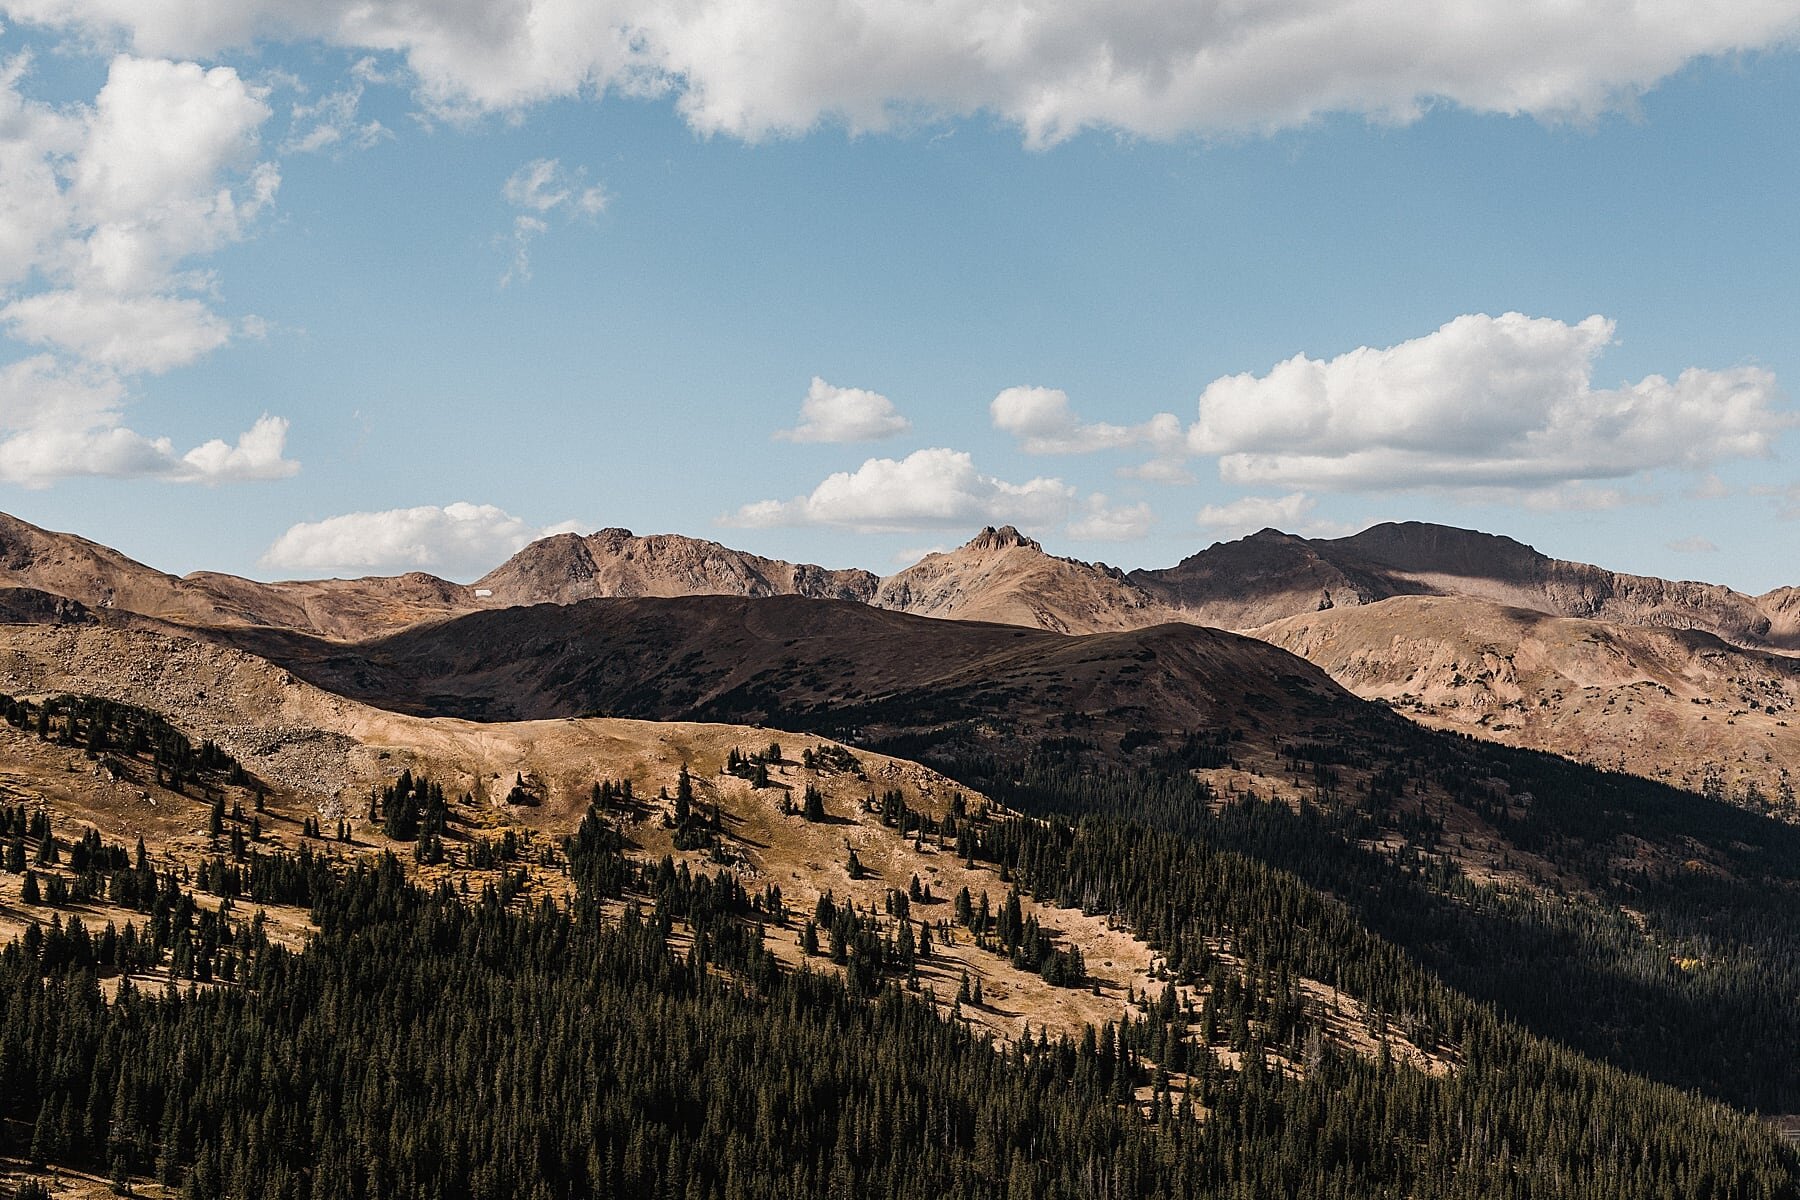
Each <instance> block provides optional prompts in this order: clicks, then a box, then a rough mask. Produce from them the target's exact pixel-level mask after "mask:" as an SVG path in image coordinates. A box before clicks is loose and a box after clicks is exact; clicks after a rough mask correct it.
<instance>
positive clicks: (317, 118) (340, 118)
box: [281, 60, 394, 154]
mask: <svg viewBox="0 0 1800 1200" xmlns="http://www.w3.org/2000/svg"><path fill="white" fill-rule="evenodd" d="M364 61H365V62H366V61H367V60H364ZM359 66H360V64H359ZM351 70H352V74H353V81H352V82H351V83H350V84H349V85H347V86H345V87H342V88H339V89H337V90H336V91H333V92H327V93H326V94H325V95H323V96H320V97H319V98H318V99H317V100H313V101H310V102H307V103H303V104H296V105H294V106H293V109H292V110H291V111H290V112H289V114H288V133H287V136H286V137H285V138H283V139H282V142H281V152H282V153H283V154H317V153H320V152H322V151H325V150H342V149H354V150H368V149H371V148H372V147H374V146H377V145H379V144H381V142H383V141H385V140H386V139H388V138H391V137H393V136H394V134H393V131H392V130H390V129H389V128H388V127H387V126H385V125H383V124H382V123H381V122H380V121H377V120H375V119H374V118H373V117H370V118H368V119H366V120H365V119H364V118H363V116H362V112H361V109H362V98H363V89H364V80H363V79H362V78H361V77H360V76H358V75H357V74H356V72H357V68H355V67H353V68H351Z"/></svg>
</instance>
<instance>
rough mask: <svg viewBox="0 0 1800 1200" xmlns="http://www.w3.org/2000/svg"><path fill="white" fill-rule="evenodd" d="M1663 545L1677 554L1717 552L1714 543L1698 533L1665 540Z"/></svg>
mask: <svg viewBox="0 0 1800 1200" xmlns="http://www.w3.org/2000/svg"><path fill="white" fill-rule="evenodd" d="M1664 545H1666V546H1668V548H1669V549H1671V550H1673V551H1675V553H1677V554H1717V553H1718V552H1719V548H1718V547H1717V546H1716V545H1714V544H1713V543H1712V542H1710V541H1708V540H1707V539H1706V538H1703V537H1701V536H1700V535H1699V534H1695V535H1694V536H1693V537H1684V538H1677V539H1676V540H1674V541H1672V542H1665V543H1664Z"/></svg>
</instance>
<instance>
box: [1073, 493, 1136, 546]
mask: <svg viewBox="0 0 1800 1200" xmlns="http://www.w3.org/2000/svg"><path fill="white" fill-rule="evenodd" d="M1154 524H1156V514H1155V513H1153V512H1151V511H1150V505H1149V504H1148V503H1145V502H1144V501H1139V502H1138V503H1136V504H1118V505H1115V504H1112V503H1111V502H1109V501H1108V500H1107V498H1106V497H1105V496H1102V495H1100V494H1098V493H1096V494H1094V495H1092V496H1089V497H1088V498H1087V500H1086V501H1085V502H1084V504H1083V506H1082V511H1081V515H1080V516H1078V517H1076V518H1075V519H1074V520H1073V521H1070V522H1069V525H1068V528H1067V529H1066V530H1065V531H1064V532H1065V533H1067V534H1068V535H1069V536H1070V537H1072V538H1074V539H1076V540H1077V541H1083V542H1135V541H1137V540H1138V539H1139V538H1141V537H1143V536H1144V535H1145V534H1147V533H1149V532H1150V527H1151V526H1152V525H1154Z"/></svg>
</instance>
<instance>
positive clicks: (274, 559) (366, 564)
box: [262, 501, 575, 578]
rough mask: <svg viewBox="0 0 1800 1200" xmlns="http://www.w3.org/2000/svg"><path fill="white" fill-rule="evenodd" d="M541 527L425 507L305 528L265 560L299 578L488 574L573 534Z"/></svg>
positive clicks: (483, 513) (477, 507)
mask: <svg viewBox="0 0 1800 1200" xmlns="http://www.w3.org/2000/svg"><path fill="white" fill-rule="evenodd" d="M574 528H575V527H574V525H573V523H571V522H564V523H562V524H560V525H552V526H548V527H539V526H535V525H532V524H530V523H529V522H527V521H525V520H523V519H521V518H519V517H515V516H513V515H512V514H511V513H509V512H507V511H506V510H504V509H502V508H498V507H496V506H495V505H492V504H470V503H469V502H467V501H458V502H456V503H455V504H446V505H441V506H440V505H435V504H425V505H420V506H418V507H416V508H393V509H388V510H386V511H384V512H353V513H344V514H342V515H340V516H335V517H327V518H325V519H324V520H322V521H303V522H301V523H299V524H297V525H294V526H292V527H290V528H289V529H288V531H287V532H286V533H283V534H282V535H281V536H280V537H278V538H276V539H275V541H274V543H273V544H272V545H271V546H270V547H269V549H268V550H267V551H266V552H265V553H264V554H263V556H262V562H263V564H264V565H265V566H269V567H276V568H280V569H283V570H300V571H332V570H339V571H343V570H348V571H365V572H366V571H402V570H406V571H435V572H438V573H440V574H446V575H449V576H451V577H452V578H456V577H469V576H474V575H479V574H482V573H483V572H485V571H488V570H491V569H492V568H493V567H495V566H497V565H499V563H500V562H502V561H503V560H504V559H506V558H507V557H508V556H510V555H512V554H515V553H517V552H518V551H519V550H520V549H521V548H522V547H523V546H525V545H526V543H528V542H532V541H535V540H536V539H538V538H540V537H546V536H548V535H550V534H552V533H566V532H570V531H572V530H573V529H574Z"/></svg>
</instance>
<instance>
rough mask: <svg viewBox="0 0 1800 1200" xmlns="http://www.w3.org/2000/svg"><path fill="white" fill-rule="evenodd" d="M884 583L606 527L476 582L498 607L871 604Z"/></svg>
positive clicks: (568, 536)
mask: <svg viewBox="0 0 1800 1200" xmlns="http://www.w3.org/2000/svg"><path fill="white" fill-rule="evenodd" d="M878 582H879V580H877V579H876V577H875V576H874V575H871V574H870V573H869V572H867V571H859V570H846V571H833V570H828V569H826V568H824V567H815V566H812V565H810V564H805V563H800V564H796V563H790V562H782V561H780V560H778V559H771V558H763V557H761V556H760V555H756V554H748V553H745V552H744V551H742V550H733V549H730V548H729V547H727V546H721V545H720V544H719V543H717V542H705V541H700V540H699V539H697V538H690V537H682V536H680V535H679V534H672V533H659V534H652V535H650V536H648V537H638V536H636V535H635V534H633V533H632V532H631V531H630V530H629V529H602V530H600V531H599V532H597V533H591V534H588V535H587V536H585V537H582V536H580V535H577V534H573V533H563V534H557V535H555V536H553V537H547V538H541V539H539V540H538V541H535V542H533V543H531V545H529V546H527V547H525V549H523V550H521V551H519V553H517V554H515V555H514V556H513V557H512V558H510V559H508V560H507V561H506V562H504V563H502V564H501V565H500V566H499V567H496V568H495V569H494V570H493V571H490V572H489V573H488V574H487V575H485V576H483V577H482V578H481V579H478V580H476V581H475V585H474V590H475V591H476V593H477V594H478V595H479V596H480V597H481V599H483V600H486V601H488V602H490V603H492V604H495V605H509V604H574V603H576V602H577V601H581V600H592V599H594V598H595V597H599V596H709V595H725V596H809V597H812V598H814V599H818V600H856V601H862V602H867V601H868V600H869V599H870V598H871V597H873V596H874V594H875V588H876V585H877V583H878Z"/></svg>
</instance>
